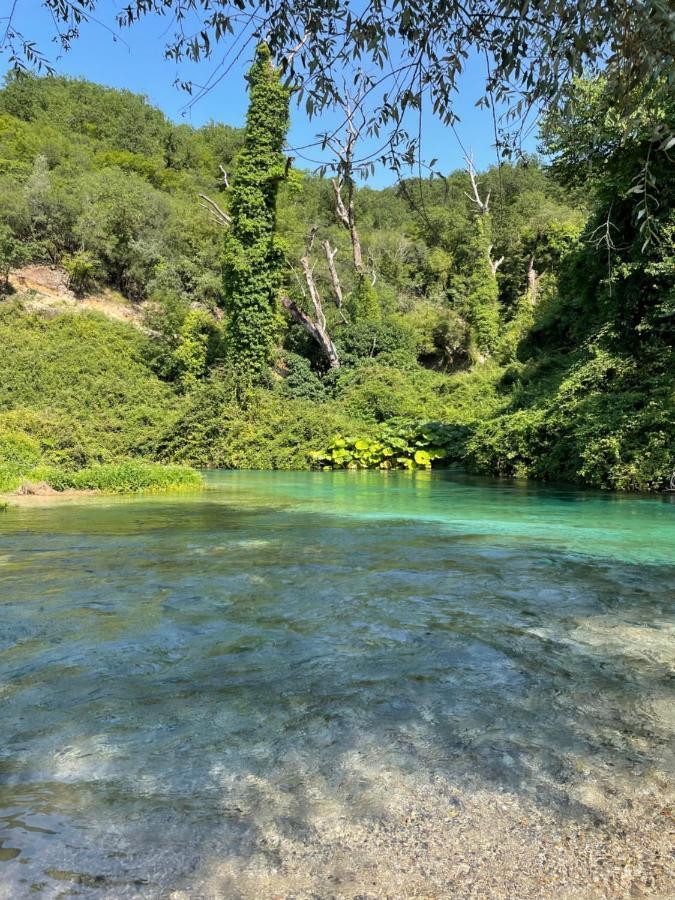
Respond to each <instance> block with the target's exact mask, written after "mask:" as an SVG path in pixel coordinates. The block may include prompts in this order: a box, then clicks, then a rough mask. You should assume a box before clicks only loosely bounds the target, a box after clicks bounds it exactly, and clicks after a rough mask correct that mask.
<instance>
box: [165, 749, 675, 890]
mask: <svg viewBox="0 0 675 900" xmlns="http://www.w3.org/2000/svg"><path fill="white" fill-rule="evenodd" d="M354 763H355V765H354V768H353V770H352V772H351V773H350V776H349V777H347V779H346V781H343V786H344V788H345V794H346V795H347V796H349V797H353V796H354V790H355V786H356V784H357V783H358V781H359V780H360V781H361V783H362V784H363V785H364V794H363V795H362V796H361V798H360V799H361V806H362V808H363V813H362V814H360V815H354V813H353V812H352V811H351V809H353V802H351V801H350V803H349V804H346V805H345V804H343V803H342V802H341V799H340V795H341V791H340V777H339V776H338V775H337V773H336V778H335V780H334V781H333V780H332V779H331V781H333V783H332V784H330V783H327V782H325V781H324V782H323V783H322V784H320V785H319V784H314V785H313V786H312V785H309V793H310V797H311V796H312V795H313V799H310V800H309V801H308V802H307V805H306V807H305V808H304V809H303V810H302V811H301V810H299V809H298V808H297V807H294V804H293V802H292V801H290V800H289V798H284V795H283V792H280V791H279V789H278V787H275V788H272V786H271V785H269V784H261V783H256V782H255V779H251V780H250V783H249V784H248V786H246V785H239V787H238V790H237V794H238V797H239V800H238V802H239V803H240V804H241V810H242V813H243V814H244V816H246V815H247V813H248V812H249V810H247V809H246V803H247V799H246V798H247V788H248V797H249V799H250V800H251V802H253V798H255V804H256V806H257V807H258V808H259V809H260V806H259V804H260V801H261V799H263V798H266V800H267V803H268V805H267V810H268V814H267V820H266V821H265V814H264V813H262V814H261V813H260V812H259V813H258V815H262V821H260V822H258V826H257V828H256V836H255V846H253V844H249V845H248V846H246V844H247V841H244V845H243V846H242V847H241V848H240V849H241V853H240V854H237V855H236V856H232V857H230V858H228V859H222V858H220V859H218V858H214V859H212V860H211V861H210V863H207V864H206V866H204V867H201V871H200V872H199V873H195V874H196V875H197V877H196V878H195V879H194V880H192V879H191V886H190V889H189V890H186V891H175V892H173V893H172V894H171V898H172V900H195V898H197V897H199V898H202V897H203V898H223V897H227V898H228V900H244V898H246V900H248V898H263V897H264V898H267V900H273V898H277V900H282V898H283V900H324V898H325V900H329V898H335V900H343V898H344V900H370V898H373V900H375V898H391V900H400V898H435V900H436V898H439V900H440V898H448V900H450V898H491V900H497V898H509V900H511V898H513V900H527V898H556V900H566V898H610V897H612V898H614V897H621V898H639V897H658V898H664V900H665V898H671V897H673V896H675V867H674V865H673V863H674V860H673V853H674V846H675V845H674V842H673V837H674V836H675V821H674V815H675V811H674V809H673V806H672V805H671V804H672V799H673V798H672V795H671V796H670V799H668V794H667V791H668V788H669V779H668V777H667V776H666V774H665V773H660V772H655V771H650V772H649V773H644V775H643V777H636V778H635V779H634V780H631V781H625V780H624V781H622V782H621V783H617V782H613V781H612V779H611V777H610V778H608V779H607V780H605V781H603V780H602V779H598V778H597V774H598V773H597V772H595V773H591V772H588V771H587V772H583V771H581V772H578V776H579V777H578V778H577V779H576V780H574V781H573V782H572V783H571V784H567V785H566V786H565V788H564V790H562V789H561V787H562V786H561V785H560V784H554V783H551V784H550V785H548V788H550V791H551V793H550V794H549V796H548V799H547V800H543V799H542V795H546V788H547V785H546V784H545V783H544V781H542V780H541V779H540V780H539V784H538V794H539V797H528V796H527V795H524V794H523V793H521V792H519V791H509V790H500V789H495V788H494V786H491V787H490V788H489V789H488V788H486V787H485V786H481V784H480V780H479V779H476V780H475V782H474V783H471V777H470V775H469V776H465V777H464V779H463V781H464V783H463V784H462V785H461V786H460V785H459V784H458V783H453V782H452V780H451V779H449V778H448V777H447V776H446V775H442V774H440V773H431V774H430V773H428V772H423V771H421V772H417V773H410V772H409V773H407V774H403V773H402V772H401V771H399V770H396V769H394V768H389V769H385V770H383V771H380V772H379V773H375V772H373V771H372V770H371V771H369V772H368V777H367V778H364V777H363V775H364V767H363V763H362V761H357V760H356V759H355V760H354ZM591 774H592V777H591ZM342 775H343V776H344V769H343V772H342ZM375 776H376V777H375ZM329 795H330V797H332V799H329ZM284 805H286V808H285V809H284ZM281 813H284V814H281Z"/></svg>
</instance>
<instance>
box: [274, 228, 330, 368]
mask: <svg viewBox="0 0 675 900" xmlns="http://www.w3.org/2000/svg"><path fill="white" fill-rule="evenodd" d="M317 231H318V228H317V226H316V225H315V226H314V227H313V228H311V229H310V231H309V234H308V235H307V240H306V242H305V252H304V254H303V255H302V257H301V258H300V267H301V269H302V275H303V278H304V280H305V284H306V285H307V292H308V293H309V299H310V301H311V303H312V306H313V307H314V318H312V317H311V316H309V315H308V314H307V313H306V312H305V311H304V310H303V309H301V308H300V307H299V306H298V305H297V303H295V302H294V301H293V300H291V298H290V297H288V296H286V295H284V296H282V298H281V304H282V306H283V307H284V309H286V310H288V312H289V313H290V314H291V316H292V318H293V319H294V320H295V321H296V322H297V323H298V325H301V326H302V328H304V330H305V331H306V332H307V333H308V334H309V335H311V337H313V338H314V340H315V341H316V342H317V344H318V345H319V347H320V348H321V350H322V352H323V354H324V356H325V357H326V359H327V360H328V365H329V366H330V367H331V369H339V368H340V357H339V355H338V352H337V348H336V346H335V344H334V343H333V339H332V338H331V336H330V333H329V331H328V325H327V322H326V314H325V313H324V310H323V303H322V301H321V295H320V294H319V289H318V288H317V286H316V281H315V279H314V267H313V265H312V262H311V257H310V254H311V252H312V247H313V246H314V239H315V238H316V233H317ZM327 243H328V242H327V241H325V242H324V245H325V244H327ZM329 246H330V245H329ZM335 274H336V277H337V272H336V273H335ZM337 283H338V285H339V279H338V282H337ZM340 296H341V291H340Z"/></svg>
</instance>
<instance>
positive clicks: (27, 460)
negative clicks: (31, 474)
mask: <svg viewBox="0 0 675 900" xmlns="http://www.w3.org/2000/svg"><path fill="white" fill-rule="evenodd" d="M39 458H40V444H39V443H38V441H36V440H35V439H34V438H31V437H29V436H28V435H27V434H23V433H22V432H20V431H2V430H0V464H4V465H9V466H16V467H17V468H19V469H27V468H30V467H31V466H34V465H35V464H36V463H37V461H38V460H39Z"/></svg>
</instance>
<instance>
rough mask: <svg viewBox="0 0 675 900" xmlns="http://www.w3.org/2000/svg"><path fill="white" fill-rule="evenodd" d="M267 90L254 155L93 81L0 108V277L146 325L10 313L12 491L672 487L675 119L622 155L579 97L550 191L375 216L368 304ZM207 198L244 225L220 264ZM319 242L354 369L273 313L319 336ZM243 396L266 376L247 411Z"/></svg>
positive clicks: (458, 185)
mask: <svg viewBox="0 0 675 900" xmlns="http://www.w3.org/2000/svg"><path fill="white" fill-rule="evenodd" d="M256 66H258V69H255V67H254V73H253V74H252V77H253V81H255V79H256V78H257V77H258V76H259V78H260V81H259V82H258V88H255V90H254V84H252V100H253V99H254V95H255V92H256V90H258V89H259V92H260V93H259V96H258V99H259V100H260V107H259V109H258V110H257V112H255V115H254V107H255V104H252V110H251V112H250V114H249V135H251V134H252V133H254V132H255V128H260V129H262V131H261V132H260V133H258V132H255V133H257V134H258V138H257V139H256V140H255V141H247V142H244V141H243V140H242V137H241V135H240V134H239V133H237V132H234V131H232V130H231V129H227V128H225V127H224V126H218V125H210V126H207V127H206V128H204V129H198V130H194V129H190V128H187V127H185V126H174V125H171V123H169V122H167V121H166V119H165V118H164V117H163V116H162V115H161V114H160V113H158V112H157V111H156V110H152V109H151V108H150V107H149V106H148V105H147V103H145V102H144V101H143V100H142V99H141V98H137V97H133V96H132V95H129V94H124V93H123V92H115V91H109V90H108V89H104V88H99V87H97V86H95V85H89V84H87V83H83V82H69V81H66V80H63V79H45V80H40V79H32V78H19V79H13V80H10V82H9V83H8V85H7V87H6V88H5V90H4V91H2V92H0V173H1V174H0V181H1V182H2V184H1V185H0V187H2V189H3V191H4V192H5V196H6V203H5V205H4V206H3V208H2V209H0V227H2V228H4V231H2V232H0V252H1V248H2V246H4V244H3V240H5V239H6V244H7V247H8V251H7V255H11V254H12V253H16V254H17V255H16V256H15V257H14V259H15V261H14V262H13V263H11V264H10V265H9V269H10V270H11V268H12V267H14V266H17V265H20V264H21V262H22V261H23V260H27V259H30V260H33V261H38V262H39V261H51V262H54V263H58V264H60V265H62V266H63V267H64V268H65V269H66V271H67V272H68V275H69V278H70V284H71V288H72V289H73V290H74V291H75V292H76V293H79V294H82V295H86V294H87V293H89V292H90V291H92V290H96V285H97V284H99V285H109V286H112V287H114V288H116V289H117V290H120V291H122V293H124V294H126V296H127V298H129V299H130V300H132V301H134V302H136V301H143V306H142V309H143V310H144V315H145V323H146V327H145V328H144V329H139V328H137V327H134V326H132V325H128V324H121V323H113V322H111V321H109V320H107V319H105V318H103V317H101V316H96V315H92V314H82V313H77V314H73V313H63V314H60V315H57V316H55V317H47V316H46V315H45V314H44V313H40V312H27V311H26V309H25V308H24V301H25V300H29V299H30V298H29V297H19V298H18V299H17V300H12V299H11V298H5V299H2V300H0V345H1V346H2V347H3V350H4V358H3V368H2V370H0V465H1V466H2V467H3V468H2V472H3V473H4V474H3V476H2V477H3V478H4V479H5V482H4V483H9V482H12V483H15V481H16V477H17V473H18V471H19V469H20V470H21V471H20V477H23V475H24V473H27V472H33V471H34V470H38V469H40V468H41V467H45V466H48V467H57V468H58V469H59V470H61V471H62V472H66V473H70V474H69V476H68V477H69V478H70V479H71V483H73V479H74V477H75V473H76V472H77V471H78V470H80V469H83V468H89V467H92V466H101V465H104V466H108V465H111V464H122V465H125V466H126V465H127V464H128V462H129V461H130V460H135V461H138V460H153V461H157V462H163V463H174V462H176V463H181V464H183V463H187V464H192V465H197V466H225V467H255V468H303V467H307V466H311V465H322V466H330V467H333V466H347V467H359V468H360V467H375V468H387V467H399V466H400V467H404V468H415V467H422V468H426V467H427V466H428V465H431V464H432V463H433V464H436V465H438V464H441V465H445V464H447V463H461V464H463V465H465V466H467V467H469V468H471V469H473V470H475V471H478V472H483V473H488V474H500V475H507V476H518V477H520V476H524V477H536V478H544V479H552V480H555V479H564V480H568V481H574V482H580V483H583V484H586V485H591V486H597V487H606V488H613V489H621V490H634V489H658V488H659V487H661V486H662V485H663V484H664V483H665V482H666V480H667V478H669V476H670V472H671V470H672V467H673V466H674V465H675V400H674V396H673V387H674V385H675V370H674V357H673V344H672V333H673V314H674V311H675V294H674V285H675V277H674V276H675V251H674V249H673V239H674V235H675V219H674V213H673V200H674V199H675V180H674V179H673V175H672V171H671V169H672V167H670V168H669V164H668V157H667V152H666V150H664V142H663V140H662V139H661V138H658V139H657V138H656V137H655V132H654V128H653V123H654V118H655V117H656V119H657V120H658V121H659V122H660V123H661V125H664V124H665V125H668V126H670V125H672V123H673V121H674V119H675V116H674V114H673V109H672V108H668V107H666V106H658V107H656V106H652V107H650V109H649V110H645V113H644V124H643V131H642V132H640V133H633V135H632V136H626V134H625V133H624V132H623V131H622V123H621V120H620V119H619V118H617V117H616V115H615V114H614V112H613V110H614V107H613V105H612V104H613V99H612V96H611V94H610V93H608V92H607V90H606V89H605V88H603V85H602V82H592V83H581V84H579V85H578V86H577V88H576V92H575V95H574V97H573V102H572V104H571V106H570V108H569V111H568V112H567V113H566V114H565V115H555V116H551V117H550V118H549V119H548V120H547V121H546V123H545V125H544V129H543V140H544V144H545V148H546V149H547V151H548V152H549V153H550V155H551V160H552V162H551V165H550V167H549V168H547V169H545V168H543V167H542V166H541V164H540V163H539V162H538V161H537V160H536V159H526V160H523V161H521V162H520V163H518V164H514V165H510V164H509V165H507V164H504V165H502V166H500V167H495V168H493V169H491V170H489V171H488V172H485V173H482V174H481V175H479V176H478V187H479V190H480V192H481V195H482V196H483V197H485V196H486V195H487V193H488V192H490V195H491V203H490V211H489V214H482V213H479V211H478V210H477V209H476V204H475V202H474V201H473V200H472V199H471V193H472V189H471V184H470V181H469V177H468V175H467V173H465V172H460V171H458V172H454V173H451V174H450V175H448V176H447V177H446V178H443V179H441V178H434V179H432V180H430V181H426V182H423V183H422V182H419V181H408V182H404V183H403V184H402V185H401V186H399V187H398V188H388V189H386V190H382V191H374V190H371V189H368V188H365V187H364V188H360V189H358V191H357V193H356V209H357V215H358V226H359V233H360V237H361V243H362V245H363V248H364V257H365V256H367V259H368V272H369V273H370V272H373V273H374V274H375V275H376V277H375V278H372V277H370V274H369V275H368V276H367V277H364V276H363V274H361V273H357V272H356V271H355V270H354V267H353V265H352V264H351V253H350V246H349V236H348V234H347V233H346V231H345V229H344V228H342V227H341V226H340V224H339V222H338V221H337V217H336V212H335V202H334V196H333V191H332V188H331V185H330V184H329V183H328V182H326V181H325V180H323V179H319V178H315V177H312V176H309V175H305V174H302V173H297V172H294V173H291V177H289V178H288V179H283V175H284V174H285V173H284V165H283V159H282V157H281V156H280V152H279V148H280V146H281V140H282V138H283V133H284V130H285V128H286V125H287V121H286V119H287V102H288V97H287V94H286V93H285V91H284V89H283V88H282V87H281V85H280V84H279V81H278V76H277V74H276V73H275V72H274V70H273V69H271V68H270V66H269V62H268V61H266V59H265V58H264V55H263V56H259V57H258V62H257V63H256ZM256 72H257V75H256V74H255V73H256ZM266 110H268V111H269V110H271V113H270V115H271V118H270V120H269V121H263V120H264V119H265V115H266V113H265V111H266ZM129 123H133V129H132V131H133V134H131V132H130V131H129ZM260 134H263V137H261V136H260ZM265 134H266V135H267V136H268V137H267V138H266V137H264V135H265ZM265 141H268V143H267V144H265ZM221 163H224V164H225V165H226V166H227V168H228V171H229V173H230V181H231V184H232V188H231V189H230V190H226V189H225V187H224V184H223V183H222V176H221V174H220V172H219V165H220V164H221ZM655 183H657V184H658V185H659V189H658V196H657V195H656V193H655V191H654V189H653V187H652V185H653V184H655ZM277 192H278V197H277ZM199 193H207V194H208V195H209V196H211V197H213V198H215V199H216V200H217V203H218V204H219V205H220V206H221V207H222V208H223V209H224V210H226V212H227V213H228V214H229V215H230V216H232V217H233V218H234V223H233V227H232V229H231V230H230V231H229V232H228V233H227V236H226V237H224V233H223V229H222V227H220V226H216V225H215V224H213V223H211V221H210V219H209V216H208V214H207V212H206V211H205V210H203V209H201V208H200V206H199V203H198V201H197V199H196V198H197V195H198V194H199ZM636 202H637V204H638V205H637V207H636ZM642 210H644V211H642ZM275 217H276V226H275ZM313 226H316V228H317V229H318V233H319V237H320V239H321V240H323V239H324V238H325V239H327V240H328V241H330V244H331V246H332V247H334V248H335V247H336V248H337V249H338V254H337V256H336V258H335V261H336V265H337V271H338V276H339V279H340V282H341V284H342V288H343V292H344V296H345V304H344V307H343V308H341V309H338V308H337V306H335V305H334V304H333V303H331V302H330V297H331V285H332V282H331V277H330V273H329V269H328V267H327V263H326V260H325V259H324V258H323V255H322V253H321V252H320V250H318V249H315V252H314V255H313V258H312V260H311V264H312V267H313V273H314V278H315V281H316V286H317V289H318V291H319V293H320V294H321V296H322V297H323V302H324V310H325V314H326V320H327V325H326V327H327V328H328V330H329V331H330V333H331V335H332V337H333V340H334V342H335V345H336V347H337V349H338V353H339V357H340V361H341V367H340V368H337V369H336V368H331V369H328V367H327V363H326V360H325V358H324V357H322V356H321V354H320V352H319V348H318V346H317V344H316V343H315V342H314V341H313V340H312V339H311V337H310V335H309V334H308V333H307V332H306V331H305V330H303V329H302V328H301V327H300V326H299V325H298V324H297V323H296V322H294V321H291V320H290V319H284V318H283V317H282V316H281V314H280V312H279V309H278V307H277V305H276V303H275V302H274V301H275V297H276V295H277V294H278V293H279V291H280V290H281V289H283V291H284V292H285V293H287V294H288V295H289V296H290V297H292V298H293V301H294V302H295V303H296V304H297V305H298V307H299V308H301V309H303V310H304V311H305V312H306V313H308V314H312V306H311V304H310V303H309V299H308V297H306V296H305V295H304V293H303V290H302V289H301V287H300V284H301V282H302V279H301V278H298V277H296V275H297V271H298V266H297V262H298V260H299V259H300V257H301V256H302V254H303V253H305V252H306V250H305V247H306V237H307V234H308V232H309V230H310V228H312V227H313ZM247 229H248V231H247ZM278 234H281V235H283V238H284V245H283V247H284V255H285V262H286V263H287V264H288V265H287V266H285V268H284V270H283V275H282V273H281V271H280V270H279V268H278V266H279V262H280V260H281V259H282V257H281V255H280V254H281V251H282V244H281V243H280V242H279V238H278ZM3 235H4V238H3ZM647 237H650V240H649V241H648V242H647V243H646V244H645V239H646V238H647ZM223 240H225V249H224V258H225V276H226V277H225V290H224V289H223V279H222V276H221V271H220V266H221V260H222V258H223ZM316 246H317V247H318V246H319V241H317V242H316ZM17 248H18V249H17ZM502 257H503V261H502V262H501V264H500V265H499V266H497V267H494V265H493V264H494V261H496V260H500V259H501V258H502ZM237 261H238V262H237ZM239 263H241V266H242V267H241V268H240V269H238V268H237V266H238V265H239ZM491 263H493V264H492V265H491ZM495 268H496V271H495ZM253 270H255V273H256V277H255V278H250V277H249V276H248V275H247V274H246V273H247V272H249V273H250V272H251V271H253ZM237 273H239V274H237ZM258 275H259V276H260V278H258V277H257V276H258ZM373 282H374V283H373ZM223 309H224V310H225V312H224V313H223ZM268 359H269V360H273V361H274V366H269V367H267V365H263V362H264V361H266V360H268ZM242 371H244V372H246V373H247V374H249V375H251V376H253V375H255V373H256V371H258V372H260V373H261V375H262V377H260V378H258V379H255V378H252V379H251V382H252V383H251V385H250V387H249V388H248V389H247V390H246V391H243V392H242V390H241V373H242ZM256 380H257V383H255V382H256ZM429 423H442V424H435V425H433V426H432V425H430V424H429ZM429 429H433V433H432V432H431V431H430V430H429ZM389 450H391V451H395V452H392V453H389ZM22 454H23V455H22ZM97 471H98V472H99V475H100V478H101V479H104V478H105V477H106V476H105V474H104V470H100V469H99V470H97ZM111 471H112V470H111ZM52 477H53V479H55V478H56V476H55V475H54V474H53V473H52ZM90 477H91V478H94V476H93V475H92V476H84V475H82V476H81V478H82V479H84V481H86V480H87V479H88V478H90ZM111 477H112V476H111ZM116 477H117V476H114V477H113V480H114V478H116ZM120 477H121V478H122V482H124V477H122V476H120ZM12 479H13V481H12ZM84 481H83V484H84ZM134 481H135V476H133V477H132V476H130V477H129V479H128V484H129V486H130V487H131V486H133V483H134ZM63 483H65V482H63ZM92 483H93V482H92ZM100 483H101V484H103V482H102V481H100ZM138 483H143V478H142V477H141V476H139V478H138ZM107 489H111V488H107Z"/></svg>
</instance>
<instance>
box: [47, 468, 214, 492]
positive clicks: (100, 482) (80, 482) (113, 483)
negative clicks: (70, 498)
mask: <svg viewBox="0 0 675 900" xmlns="http://www.w3.org/2000/svg"><path fill="white" fill-rule="evenodd" d="M44 480H46V481H47V482H48V483H50V484H51V485H52V487H55V488H56V489H57V490H65V489H66V488H74V489H76V490H89V491H102V492H104V493H107V494H134V493H140V492H142V491H169V490H172V491H176V490H187V489H190V488H198V487H201V485H202V484H203V478H202V476H201V475H200V474H199V473H198V472H195V470H194V469H191V468H189V467H188V466H162V465H159V464H157V463H147V462H136V461H131V460H129V461H127V462H121V463H111V464H109V465H102V466H91V467H89V468H86V469H80V470H79V471H77V472H70V473H61V474H58V473H54V474H53V475H52V480H50V478H49V477H48V478H46V479H44ZM54 482H56V483H54Z"/></svg>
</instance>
